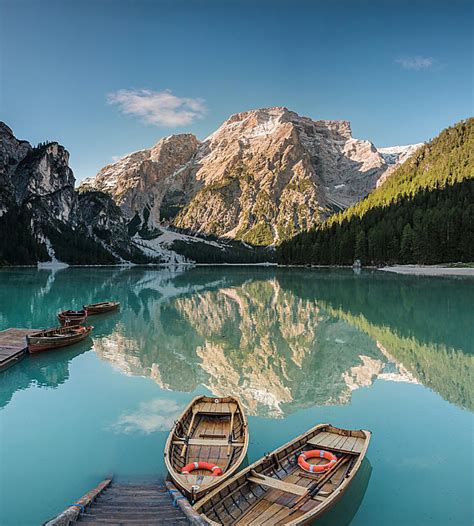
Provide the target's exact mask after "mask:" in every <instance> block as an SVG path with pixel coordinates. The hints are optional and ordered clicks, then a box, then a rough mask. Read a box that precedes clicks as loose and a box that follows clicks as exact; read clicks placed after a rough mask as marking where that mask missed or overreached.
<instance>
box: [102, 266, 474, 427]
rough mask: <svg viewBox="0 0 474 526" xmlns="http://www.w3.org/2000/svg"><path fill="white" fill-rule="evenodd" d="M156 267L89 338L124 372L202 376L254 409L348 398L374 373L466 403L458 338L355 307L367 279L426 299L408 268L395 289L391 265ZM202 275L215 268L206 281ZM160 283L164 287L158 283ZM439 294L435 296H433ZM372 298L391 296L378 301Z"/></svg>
mask: <svg viewBox="0 0 474 526" xmlns="http://www.w3.org/2000/svg"><path fill="white" fill-rule="evenodd" d="M153 275H154V274H153V273H152V272H151V273H150V275H149V278H148V279H144V280H141V283H142V284H143V283H145V282H146V283H147V287H146V288H142V287H140V290H139V291H138V292H137V293H136V295H135V296H133V308H131V309H124V310H123V313H122V316H121V320H120V323H118V324H117V326H116V327H115V329H114V330H113V331H112V332H111V333H110V334H107V335H105V336H103V337H98V338H95V339H94V349H95V350H96V352H97V353H98V355H99V356H100V357H102V358H103V359H104V360H107V361H110V362H112V363H113V364H114V365H115V366H116V367H118V368H119V369H120V370H122V371H124V372H126V373H127V374H133V375H142V376H149V377H151V378H153V379H154V380H155V381H156V382H157V383H158V384H159V385H160V386H161V387H163V388H166V389H170V390H178V391H194V390H195V389H196V388H197V387H198V386H199V385H204V386H205V387H207V388H208V389H209V390H210V391H211V392H212V393H214V394H215V395H218V396H221V395H222V396H224V395H226V394H228V393H232V394H233V395H235V396H239V397H240V398H241V399H242V401H243V403H244V405H245V407H246V408H247V410H248V412H249V414H250V415H259V416H270V417H280V416H283V415H285V414H288V413H291V412H294V411H296V410H297V409H300V408H304V407H310V406H313V405H327V404H346V403H348V402H349V401H350V398H351V392H352V391H353V390H355V389H358V388H359V387H367V386H370V385H371V384H372V383H373V382H374V381H375V380H376V379H382V380H389V381H402V382H411V383H418V382H420V383H424V384H426V385H427V386H429V387H431V388H433V389H434V390H436V391H438V392H439V393H440V394H441V395H442V396H443V397H444V398H445V399H447V400H449V401H451V402H454V403H456V404H458V405H461V406H463V407H468V408H470V409H472V407H473V406H472V386H473V383H472V376H471V375H472V361H473V357H472V355H471V354H469V353H467V352H465V349H453V348H450V347H448V346H447V345H446V344H444V343H443V342H433V341H431V342H430V341H429V334H428V335H426V334H424V335H423V338H422V339H418V338H417V337H416V336H415V333H416V330H417V327H418V324H419V319H418V318H416V325H414V326H413V327H410V326H409V324H407V321H409V320H407V319H404V320H403V323H402V326H397V325H396V321H397V320H396V319H395V320H392V321H394V322H395V324H394V325H393V326H389V325H386V324H385V322H384V323H383V324H381V325H378V324H377V322H376V320H374V321H373V322H371V321H370V320H369V316H370V309H369V310H368V311H367V313H364V305H359V312H354V311H353V305H354V292H357V288H358V287H359V286H360V284H361V283H364V282H365V284H366V285H369V286H370V288H371V292H374V293H376V297H377V294H378V296H380V294H381V295H382V297H385V296H386V295H387V294H388V296H389V297H391V296H397V297H400V298H403V309H402V310H403V311H407V312H417V311H418V310H419V309H420V308H421V310H422V311H423V308H424V307H425V306H426V305H425V306H424V305H423V302H424V300H423V295H420V290H419V288H413V287H412V283H410V280H404V279H402V280H401V281H402V282H403V281H405V284H404V285H402V286H400V283H399V284H397V285H396V286H397V289H399V290H397V291H394V290H392V287H393V285H394V281H393V279H391V278H392V277H391V276H390V277H389V279H388V280H387V279H380V278H379V275H378V274H375V275H364V274H363V277H357V276H353V275H351V274H349V273H345V274H344V280H343V283H342V285H341V274H340V273H331V272H329V273H326V274H323V279H320V278H321V276H320V275H319V274H318V275H316V274H314V273H313V274H311V273H310V272H307V271H306V274H305V277H306V281H308V282H309V283H307V286H305V287H304V293H300V290H299V287H293V286H292V283H291V280H288V279H287V277H288V274H287V273H285V272H283V273H281V272H279V271H274V270H273V271H272V270H266V271H265V270H262V271H261V272H259V273H258V275H257V277H254V274H253V273H252V278H253V279H249V280H246V279H245V272H244V271H240V272H239V271H230V272H223V271H222V270H220V269H219V270H216V269H213V270H212V271H211V272H209V270H207V271H206V270H202V269H195V270H193V271H190V272H187V273H185V274H179V275H177V276H176V277H175V278H174V279H171V280H170V282H169V283H168V285H167V286H166V287H164V284H163V283H161V284H160V285H159V286H158V287H156V288H154V287H153V284H154V279H153V278H152V276H153ZM206 275H208V276H212V278H213V279H212V280H210V282H209V281H208V282H207V283H206V281H205V279H204V277H205V276H206ZM219 276H220V278H219ZM313 276H314V281H310V279H308V278H312V277H313ZM384 277H385V276H383V277H382V278H384ZM195 278H197V279H195ZM407 281H408V283H406V282H407ZM298 284H299V286H300V284H301V277H300V280H299V281H298ZM189 286H192V289H193V290H192V291H188V290H187V289H188V288H189ZM451 286H452V283H451ZM165 289H167V290H168V292H171V294H168V295H163V294H162V292H163V290H165ZM378 289H380V290H378ZM132 290H133V287H132ZM156 291H161V293H160V294H158V295H157V294H156ZM439 292H440V294H444V292H445V291H444V289H443V287H441V288H440V290H439ZM131 300H132V298H130V301H131ZM345 300H348V302H349V304H350V307H352V308H345V307H344V305H345V304H346V303H345ZM444 303H445V298H444V300H443V299H442V298H441V297H440V298H439V301H438V306H439V305H442V304H444ZM356 304H357V302H356ZM369 306H371V305H369ZM379 308H380V309H382V310H383V309H385V310H386V311H389V310H391V309H392V306H391V305H390V304H388V305H384V303H383V301H381V302H380V305H379ZM419 315H420V312H419V311H418V317H419ZM386 316H387V318H389V317H390V315H389V313H387V314H386ZM425 316H429V312H428V313H427V312H426V310H425ZM425 321H426V323H427V326H429V324H430V320H429V319H428V318H426V320H425ZM458 321H462V320H458ZM431 323H433V322H432V321H431ZM437 332H438V334H440V332H441V331H440V328H439V327H437ZM456 337H457V338H459V337H460V335H457V336H456Z"/></svg>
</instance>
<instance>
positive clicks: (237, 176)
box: [82, 107, 402, 245]
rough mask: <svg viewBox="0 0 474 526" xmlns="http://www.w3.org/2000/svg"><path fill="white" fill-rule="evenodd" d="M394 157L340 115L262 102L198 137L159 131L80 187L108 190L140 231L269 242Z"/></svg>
mask: <svg viewBox="0 0 474 526" xmlns="http://www.w3.org/2000/svg"><path fill="white" fill-rule="evenodd" d="M401 159H402V156H398V157H396V160H394V156H393V155H388V154H385V155H384V154H382V153H381V151H379V150H378V149H377V148H376V147H375V146H374V145H373V144H372V143H371V142H370V141H367V140H359V139H355V138H353V137H352V132H351V127H350V123H349V122H348V121H322V120H319V121H314V120H312V119H310V118H308V117H301V116H299V115H298V114H297V113H295V112H293V111H290V110H288V109H287V108H283V107H275V108H263V109H258V110H252V111H247V112H242V113H237V114H235V115H232V116H231V117H230V118H229V119H227V120H226V121H225V122H224V123H223V124H222V126H220V128H218V129H217V130H216V131H215V132H214V133H212V134H211V135H210V136H209V137H207V138H206V139H205V140H204V141H202V142H199V141H198V140H197V139H196V138H195V137H194V136H193V135H190V134H184V135H175V136H171V137H166V138H165V139H162V140H161V141H160V142H159V143H158V144H157V145H156V146H154V147H153V148H151V149H148V150H142V151H139V152H135V153H133V154H130V155H128V156H126V157H124V158H123V159H121V160H119V161H117V162H116V163H114V164H111V165H109V166H106V167H105V168H103V169H102V170H101V171H100V172H99V173H98V174H97V175H96V176H95V177H94V178H91V179H87V180H85V181H84V182H83V183H82V187H83V188H94V189H97V190H100V191H103V192H108V193H109V194H110V195H111V196H112V197H113V198H114V200H115V201H116V203H117V204H118V205H119V206H120V207H121V208H122V210H123V212H124V214H125V216H126V217H128V218H129V219H132V218H134V217H135V218H136V220H137V222H138V221H139V222H140V224H141V226H142V227H145V228H147V229H154V228H156V227H157V226H158V225H159V224H163V223H165V224H172V225H173V226H174V227H177V228H180V229H182V230H186V231H190V232H193V233H200V234H206V235H215V236H218V237H229V238H232V239H240V240H243V241H246V242H248V243H251V244H256V245H271V244H276V243H278V242H280V241H282V240H284V239H287V238H289V237H291V236H292V235H294V234H296V233H298V232H300V231H302V230H305V229H308V228H311V227H313V226H315V225H317V224H318V223H320V222H321V221H323V220H324V219H325V218H326V217H327V216H328V215H330V214H331V213H333V212H334V211H337V210H340V209H343V208H346V207H347V206H350V205H352V204H354V203H355V202H357V201H358V200H360V199H362V198H363V197H365V196H366V195H367V194H368V193H369V192H370V191H371V190H372V189H373V188H374V187H375V186H376V184H377V181H378V180H379V178H380V177H381V176H382V175H383V174H384V173H385V172H387V170H389V169H391V168H392V167H393V166H395V165H397V164H398V163H399V162H401Z"/></svg>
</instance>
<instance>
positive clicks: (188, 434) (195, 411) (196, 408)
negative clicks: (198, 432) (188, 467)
mask: <svg viewBox="0 0 474 526" xmlns="http://www.w3.org/2000/svg"><path fill="white" fill-rule="evenodd" d="M198 413H199V408H198V406H194V407H193V416H192V418H191V423H190V424H189V428H188V433H187V435H185V438H186V437H187V438H189V437H190V436H191V431H192V430H193V424H194V418H195V417H196V415H197V414H198ZM187 447H188V444H184V446H183V449H182V450H181V456H182V457H184V455H185V454H186V449H187Z"/></svg>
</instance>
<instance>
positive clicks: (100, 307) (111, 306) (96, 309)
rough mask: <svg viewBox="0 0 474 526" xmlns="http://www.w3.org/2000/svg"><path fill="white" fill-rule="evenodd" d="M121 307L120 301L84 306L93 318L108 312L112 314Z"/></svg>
mask: <svg viewBox="0 0 474 526" xmlns="http://www.w3.org/2000/svg"><path fill="white" fill-rule="evenodd" d="M119 307H120V302H118V301H102V302H100V303H90V304H89V305H84V307H83V308H84V309H85V310H86V311H87V315H88V316H91V315H94V314H104V313H106V312H111V311H113V310H117V309H118V308H119Z"/></svg>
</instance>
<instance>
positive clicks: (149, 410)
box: [112, 398, 183, 435]
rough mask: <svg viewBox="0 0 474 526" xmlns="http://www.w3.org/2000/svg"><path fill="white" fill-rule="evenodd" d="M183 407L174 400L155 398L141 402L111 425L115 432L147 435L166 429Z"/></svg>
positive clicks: (169, 427)
mask: <svg viewBox="0 0 474 526" xmlns="http://www.w3.org/2000/svg"><path fill="white" fill-rule="evenodd" d="M182 410H183V407H182V406H181V405H179V404H177V403H176V402H175V401H174V400H163V399H159V398H157V399H155V400H151V401H149V402H142V403H141V404H140V405H139V407H138V410H137V411H135V412H133V413H126V414H123V415H121V416H120V418H119V419H118V421H117V422H116V423H115V424H113V425H112V429H113V430H114V431H115V432H117V433H125V434H130V433H136V432H139V433H144V434H146V435H149V434H150V433H153V432H154V431H168V430H169V429H171V428H172V427H173V423H174V421H175V420H176V418H177V417H178V416H179V414H180V413H181V411H182Z"/></svg>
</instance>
